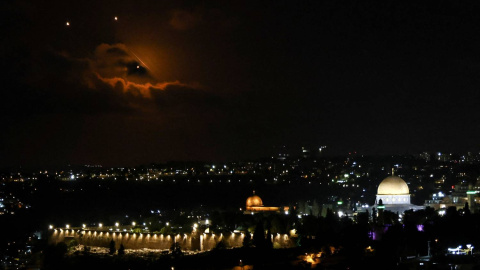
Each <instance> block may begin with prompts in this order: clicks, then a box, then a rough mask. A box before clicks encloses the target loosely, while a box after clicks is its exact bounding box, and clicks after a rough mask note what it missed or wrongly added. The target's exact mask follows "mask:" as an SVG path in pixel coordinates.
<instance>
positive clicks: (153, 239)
mask: <svg viewBox="0 0 480 270" xmlns="http://www.w3.org/2000/svg"><path fill="white" fill-rule="evenodd" d="M251 236H252V238H253V234H251ZM243 238H244V234H243V233H229V234H213V233H207V234H205V233H204V234H199V233H198V234H197V233H192V234H183V235H180V234H177V235H164V234H154V233H127V232H106V231H91V230H78V229H77V230H75V229H68V230H65V229H55V230H52V231H51V232H50V234H49V239H48V241H49V243H50V244H56V243H59V242H65V243H67V244H68V242H69V241H70V240H72V239H75V240H77V241H78V243H79V244H81V245H86V246H97V247H109V245H110V241H111V240H113V241H115V244H116V248H117V249H118V248H119V247H120V244H123V246H124V247H125V248H126V249H142V248H148V249H159V250H167V249H169V248H170V246H171V245H172V243H174V242H179V243H180V246H181V247H182V249H183V250H211V249H213V248H214V247H215V246H216V245H217V244H218V243H219V242H220V241H223V243H224V244H225V246H226V247H227V248H228V247H241V246H242V245H243ZM272 240H273V244H274V247H278V248H289V247H294V246H295V241H294V240H293V239H291V237H290V236H289V235H287V234H277V235H272Z"/></svg>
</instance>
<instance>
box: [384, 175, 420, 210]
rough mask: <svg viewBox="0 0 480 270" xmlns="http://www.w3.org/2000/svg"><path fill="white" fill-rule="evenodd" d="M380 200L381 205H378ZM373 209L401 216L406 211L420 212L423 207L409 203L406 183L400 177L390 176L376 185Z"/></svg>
mask: <svg viewBox="0 0 480 270" xmlns="http://www.w3.org/2000/svg"><path fill="white" fill-rule="evenodd" d="M380 200H381V201H382V203H380ZM375 207H377V208H382V209H384V210H388V211H392V212H398V213H399V214H402V213H403V212H404V211H406V210H410V209H413V210H420V209H424V206H418V205H413V204H411V203H410V191H409V189H408V185H407V183H406V182H405V181H404V180H403V179H402V178H400V177H398V176H395V175H393V171H392V175H391V176H389V177H387V178H385V179H383V181H382V182H381V183H380V185H378V190H377V197H376V200H375Z"/></svg>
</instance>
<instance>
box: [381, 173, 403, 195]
mask: <svg viewBox="0 0 480 270" xmlns="http://www.w3.org/2000/svg"><path fill="white" fill-rule="evenodd" d="M377 194H378V195H408V194H410V191H409V190H408V185H407V183H405V181H404V180H403V179H402V178H400V177H398V176H394V175H392V176H389V177H387V178H385V179H383V181H382V182H381V183H380V185H378V190H377Z"/></svg>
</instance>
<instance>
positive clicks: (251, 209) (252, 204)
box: [243, 191, 289, 215]
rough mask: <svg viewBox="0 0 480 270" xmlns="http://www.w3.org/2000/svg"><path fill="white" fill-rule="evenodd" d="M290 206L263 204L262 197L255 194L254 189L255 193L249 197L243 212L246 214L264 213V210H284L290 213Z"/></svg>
mask: <svg viewBox="0 0 480 270" xmlns="http://www.w3.org/2000/svg"><path fill="white" fill-rule="evenodd" d="M288 209H289V208H288V206H284V207H277V206H263V201H262V199H261V198H260V197H259V196H258V195H255V191H253V195H252V196H250V197H248V198H247V203H246V208H245V211H244V212H243V213H244V214H252V215H253V214H256V213H264V212H278V213H280V212H282V211H285V213H288Z"/></svg>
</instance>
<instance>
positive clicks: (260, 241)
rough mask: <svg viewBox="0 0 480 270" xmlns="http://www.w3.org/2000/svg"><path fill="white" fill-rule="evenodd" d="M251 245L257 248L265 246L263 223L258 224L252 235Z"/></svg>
mask: <svg viewBox="0 0 480 270" xmlns="http://www.w3.org/2000/svg"><path fill="white" fill-rule="evenodd" d="M253 245H255V247H257V248H263V247H264V245H265V230H264V228H263V221H260V222H258V224H257V227H255V233H254V234H253Z"/></svg>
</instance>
